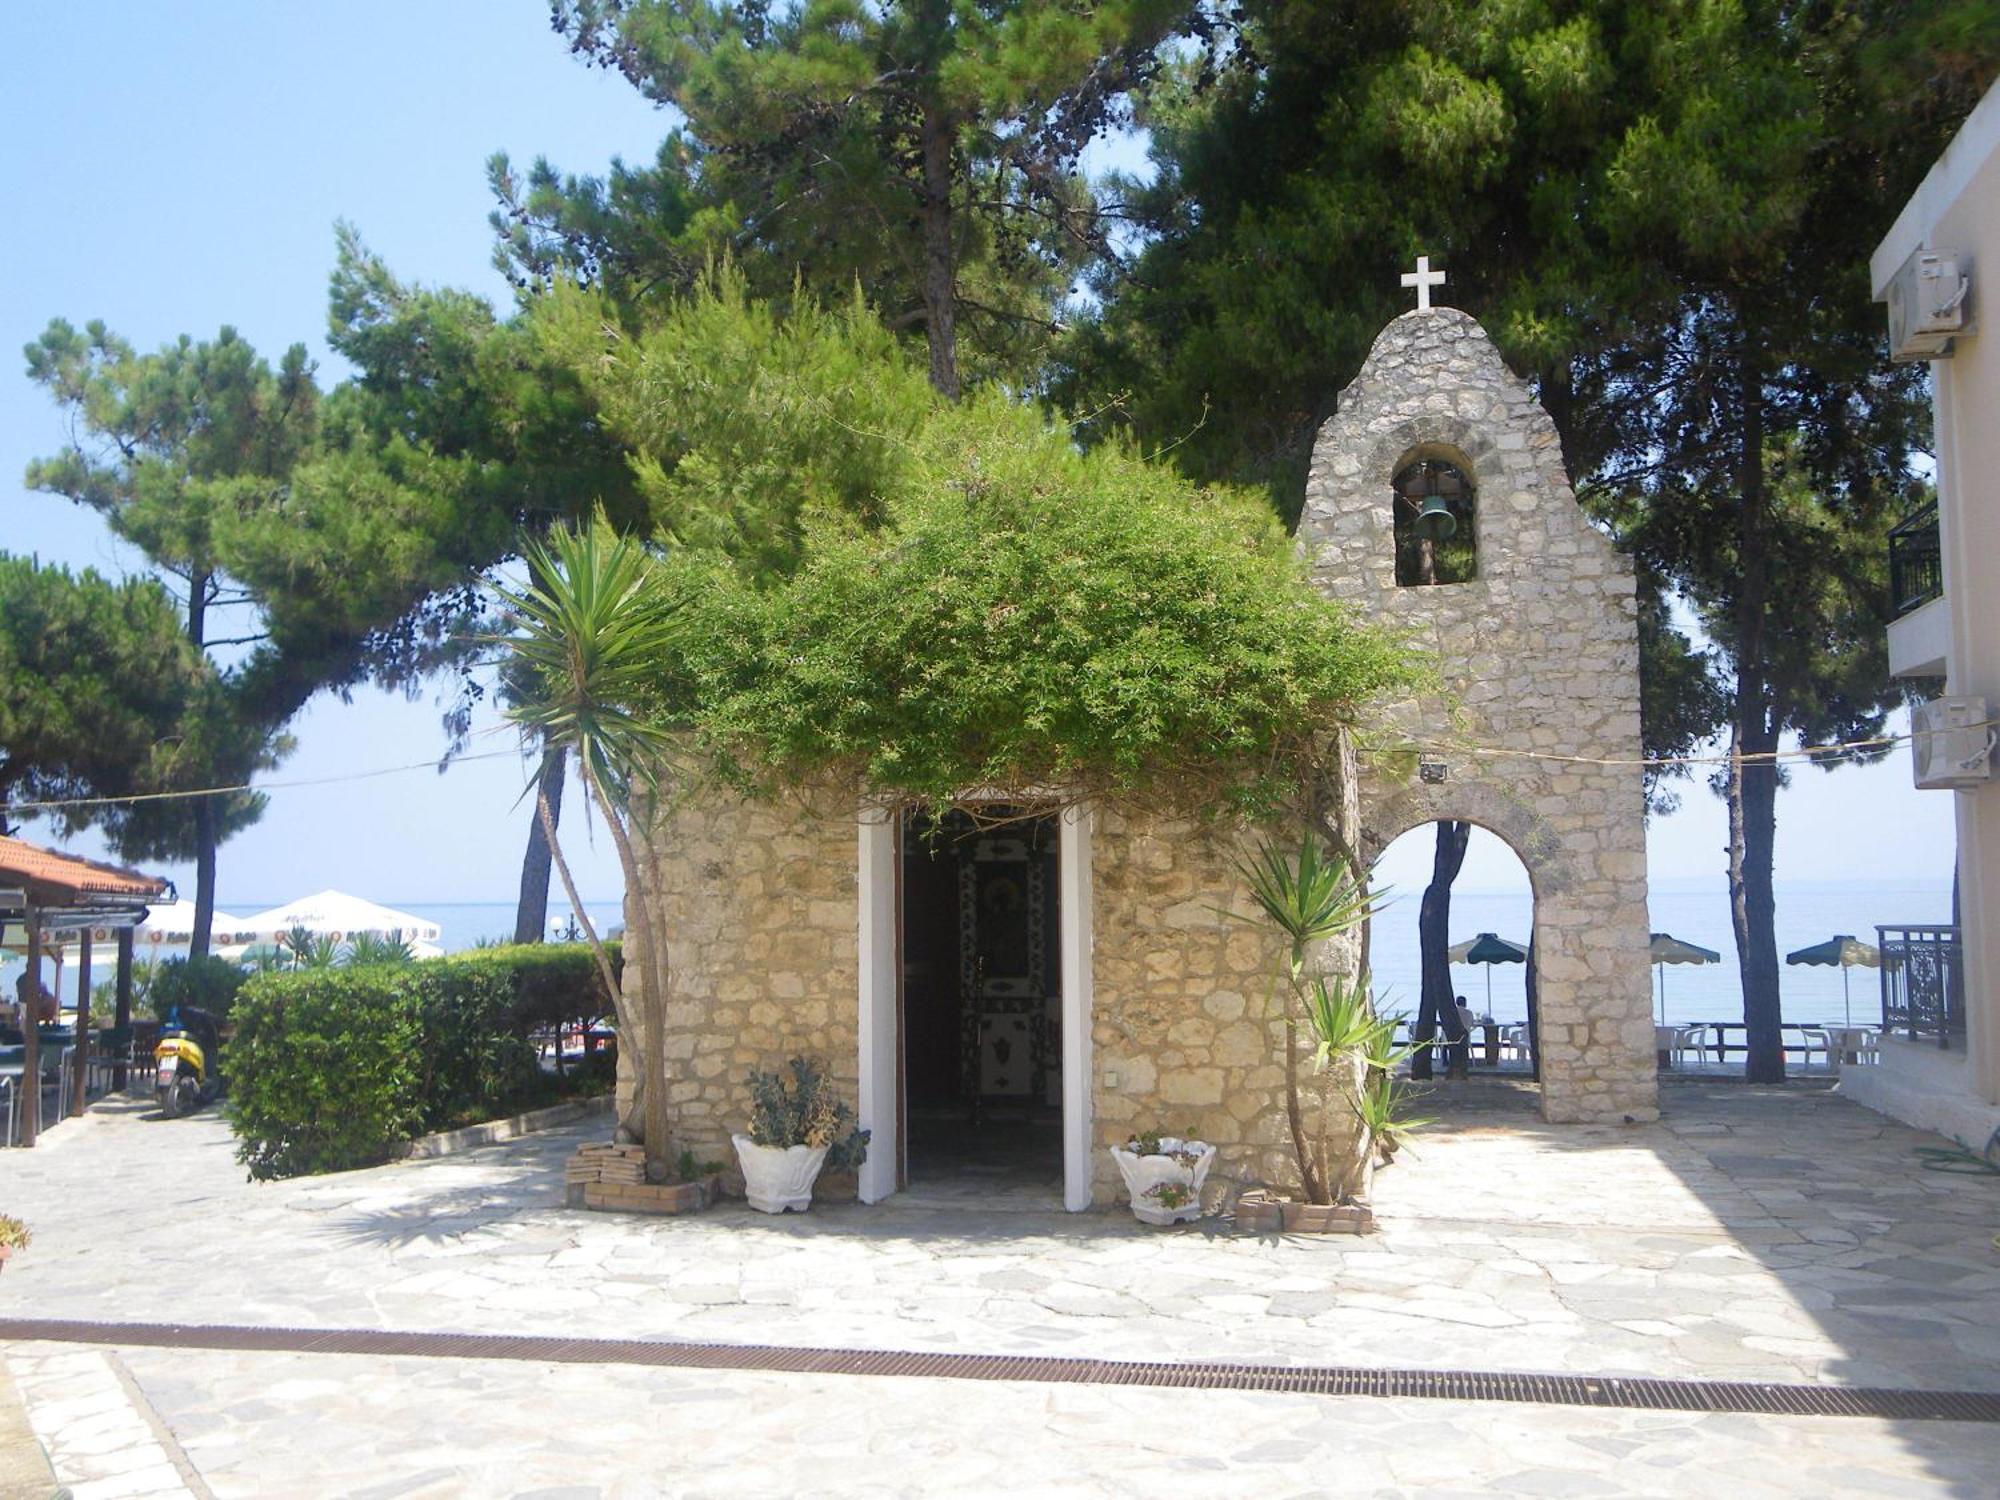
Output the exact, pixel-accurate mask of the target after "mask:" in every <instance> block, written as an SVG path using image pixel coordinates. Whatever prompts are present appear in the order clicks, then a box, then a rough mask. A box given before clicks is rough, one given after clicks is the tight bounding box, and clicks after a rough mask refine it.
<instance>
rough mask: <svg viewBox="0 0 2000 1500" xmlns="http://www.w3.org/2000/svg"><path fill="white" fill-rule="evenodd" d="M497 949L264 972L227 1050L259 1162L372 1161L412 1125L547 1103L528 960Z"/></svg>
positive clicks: (241, 1147)
mask: <svg viewBox="0 0 2000 1500" xmlns="http://www.w3.org/2000/svg"><path fill="white" fill-rule="evenodd" d="M494 951H497V950H488V953H492V952H494ZM488 953H482V954H479V955H476V956H475V957H476V959H477V960H479V961H471V960H468V961H464V962H433V963H413V964H375V965H370V966H366V967H362V968H348V969H301V970H294V971H291V972H274V973H269V974H260V975H257V976H256V977H255V978H253V979H252V980H251V981H250V982H249V983H248V984H247V985H246V986H245V987H244V990H243V993H242V995H241V997H240V998H239V1002H238V1005H237V1014H236V1021H237V1031H236V1037H235V1040H234V1041H233V1042H232V1043H231V1045H230V1047H229V1048H228V1050H227V1052H226V1053H225V1056H224V1066H225V1069H226V1071H227V1074H228V1077H229V1080H230V1097H231V1102H232V1106H233V1107H232V1110H231V1123H232V1124H233V1126H234V1127H235V1130H236V1134H237V1137H238V1144H237V1158H238V1160H240V1161H242V1162H243V1164H244V1165H245V1166H247V1167H248V1168H249V1169H250V1175H251V1176H252V1177H254V1178H260V1179H261V1178H271V1177H292V1176H297V1175H299V1174H301V1173H305V1172H334V1171H341V1170H344V1169H346V1168H350V1167H360V1166H367V1165H370V1164H372V1163H374V1162H379V1161H383V1160H386V1159H387V1158H388V1157H389V1156H390V1155H391V1154H392V1153H393V1152H394V1151H395V1148H396V1147H397V1146H398V1145H399V1144H400V1143H401V1142H403V1141H405V1140H408V1139H410V1138H411V1137H412V1136H415V1135H420V1134H423V1133H425V1132H428V1131H433V1130H448V1129H453V1128H455V1127H457V1126H460V1125H467V1124H472V1123H475V1122H477V1121H480V1120H489V1119H494V1118H498V1117H500V1116H504V1115H509V1114H514V1113H517V1112H519V1111H520V1110H523V1109H529V1108H533V1107H535V1106H536V1105H539V1104H543V1103H546V1102H547V1101H548V1099H549V1097H550V1095H551V1093H552V1092H553V1089H554V1083H553V1080H550V1079H549V1078H547V1077H546V1075H544V1074H543V1073H542V1071H541V1066H540V1063H539V1061H538V1059H537V1057H536V1055H535V1051H534V1048H533V1046H532V1045H531V1043H530V1042H529V1040H528V1031H529V1030H530V1028H531V1021H530V1019H529V1018H528V1017H527V1016H525V1015H524V1013H523V1010H522V1006H521V1000H520V989H519V986H518V985H517V983H516V978H515V968H514V966H513V965H511V964H509V963H507V962H505V961H500V962H494V961H491V960H489V959H488Z"/></svg>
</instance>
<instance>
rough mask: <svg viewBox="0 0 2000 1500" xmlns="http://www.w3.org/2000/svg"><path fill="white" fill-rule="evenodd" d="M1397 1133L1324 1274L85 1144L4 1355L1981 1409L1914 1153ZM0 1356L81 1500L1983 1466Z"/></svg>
mask: <svg viewBox="0 0 2000 1500" xmlns="http://www.w3.org/2000/svg"><path fill="white" fill-rule="evenodd" d="M1438 1112H1440V1113H1442V1114H1443V1115H1445V1117H1446V1120H1447V1123H1445V1124H1443V1125H1441V1126H1439V1127H1438V1128H1436V1129H1435V1130H1433V1131H1431V1132H1427V1133H1426V1135H1425V1136H1424V1137H1422V1138H1420V1140H1419V1143H1418V1145H1417V1146H1416V1147H1414V1148H1413V1149H1412V1151H1411V1152H1409V1153H1406V1156H1405V1158H1404V1159H1403V1160H1402V1161H1400V1162H1399V1163H1398V1164H1397V1165H1396V1166H1395V1167H1394V1168H1393V1169H1391V1170H1390V1171H1388V1172H1386V1173H1384V1174H1383V1175H1382V1177H1381V1178H1380V1180H1379V1182H1378V1186H1377V1191H1376V1206H1377V1210H1378V1213H1379V1214H1380V1216H1381V1219H1382V1223H1383V1229H1382V1232H1381V1233H1379V1234H1377V1235H1375V1236H1372V1237H1369V1238H1366V1239H1361V1240H1341V1239H1310V1238H1304V1237H1289V1238H1282V1237H1263V1238H1258V1237H1248V1236H1237V1235H1234V1234H1232V1233H1230V1232H1228V1231H1227V1230H1225V1229H1223V1228H1221V1227H1219V1226H1215V1225H1206V1226H1203V1227H1197V1228H1190V1229H1186V1230H1179V1231H1165V1232H1161V1231H1148V1230H1144V1229H1141V1228H1140V1227H1139V1226H1136V1225H1134V1224H1133V1223H1132V1222H1131V1221H1130V1219H1129V1217H1127V1216H1126V1215H1124V1214H1123V1212H1122V1211H1120V1212H1116V1213H1108V1212H1103V1213H1088V1214H1083V1215H1066V1214H1062V1213H1059V1212H1050V1211H1045V1210H1042V1209H1040V1208H1039V1207H1035V1206H1031V1205H1022V1204H1019V1203H1017V1202H1015V1201H1013V1200H1011V1199H1008V1198H1007V1197H1006V1196H1005V1195H1000V1194H989V1195H982V1194H981V1193H979V1192H977V1191H972V1192H967V1191H964V1190H960V1191H956V1192H953V1191H948V1190H938V1189H934V1190H931V1191H923V1190H919V1191H917V1192H913V1193H912V1194H910V1195H909V1197H908V1198H907V1199H905V1200H902V1201H897V1200H892V1201H891V1202H890V1203H888V1204H885V1205H880V1206H878V1207H875V1208H864V1207H861V1206H859V1205H835V1206H822V1207H819V1208H816V1209H815V1210H814V1211H813V1212H812V1213H811V1214H809V1215H804V1216H797V1215H794V1216H787V1217H785V1218H783V1219H770V1218H766V1217H765V1216H762V1215H758V1214H754V1213H751V1212H750V1211H749V1210H747V1209H746V1208H744V1207H743V1206H742V1205H740V1204H731V1205H727V1206H725V1207H723V1208H722V1209H720V1210H718V1211H713V1212H710V1213H708V1214H704V1215H701V1216H698V1217H691V1218H684V1219H666V1220H652V1219H640V1218H626V1217H616V1216H609V1215H598V1214H590V1213H585V1212H581V1211H575V1210H569V1209H566V1208H563V1207H561V1206H560V1203H561V1163H562V1159H563V1158H564V1156H566V1155H567V1154H568V1153H569V1151H570V1150H572V1149H573V1148H574V1146H575V1145H576V1144H577V1142H578V1141H579V1140H582V1139H588V1138H592V1137H594V1136H596V1135H599V1134H601V1133H602V1129H603V1126H602V1124H601V1123H591V1124H588V1125H585V1126H577V1127H571V1128H568V1129H565V1130H560V1131H553V1132H549V1133H548V1134H545V1135H541V1136H536V1137H530V1138H526V1139H523V1140H518V1141H515V1142H511V1143H508V1144H506V1145H502V1146H496V1147H491V1148H488V1149H485V1150H480V1151H475V1152H470V1153H467V1154H465V1155H461V1156H454V1157H446V1158H442V1159H439V1160H434V1161H426V1162H412V1163H407V1164H402V1165H393V1166H387V1167H381V1168H376V1169H372V1170H369V1171H363V1172H354V1173H346V1174H341V1175H339V1176H334V1177H324V1178H317V1179H307V1180H301V1181H296V1182H288V1183H274V1184H250V1183H246V1182H245V1181H244V1180H243V1178H242V1173H241V1171H240V1169H239V1168H237V1167H236V1165H235V1163H234V1160H233V1155H232V1147H231V1141H230V1138H229V1135H228V1132H227V1128H226V1125H225V1124H224V1123H223V1122H221V1121H220V1120H218V1119H217V1118H216V1117H215V1116H213V1115H212V1114H210V1115H204V1116H199V1117H196V1118H194V1119H191V1120H182V1121H171V1122H169V1121H161V1120H158V1119H154V1118H150V1117H149V1113H148V1112H147V1111H145V1110H143V1109H141V1108H139V1107H136V1106H124V1105H113V1106H109V1107H100V1108H99V1109H97V1110H95V1111H93V1112H92V1113H91V1114H90V1115H89V1116H87V1117H85V1118H84V1119H82V1120H78V1121H72V1122H67V1123H65V1124H64V1125H63V1126H62V1127H61V1128H59V1129H58V1130H56V1131H54V1132H52V1133H51V1134H50V1135H49V1136H48V1137H47V1138H46V1139H45V1140H44V1142H43V1143H42V1144H41V1145H40V1146H38V1147H37V1148H36V1149H35V1150H34V1151H32V1152H9V1153H5V1154H4V1155H0V1210H4V1211H6V1212H10V1213H15V1214H18V1215H20V1216H21V1217H23V1218H25V1219H26V1220H27V1221H28V1222H29V1224H30V1225H31V1226H32V1228H33V1229H34V1231H35V1242H34V1244H33V1246H32V1248H31V1249H30V1250H29V1251H28V1252H26V1253H24V1254H22V1255H20V1256H17V1257H16V1258H15V1260H14V1261H13V1262H12V1263H11V1265H10V1267H9V1269H8V1271H7V1273H6V1280H5V1283H4V1284H0V1314H4V1315H7V1316H39V1317H54V1318H72V1319H93V1320H107V1321H151V1322H158V1321H174V1322H184V1323H232V1324H245V1323H248V1324H260V1325H282V1326H287V1327H327V1328H351V1327H362V1328H383V1329H412V1330H417V1329H421V1330H454V1331H466V1332H494V1333H500V1332H508V1333H549V1334H564V1335H569V1336H576V1337H610V1338H624V1339H629V1338H671V1339H688V1340H697V1341H702V1342H721V1343H727V1342H741V1343H782V1344H794V1345H815V1346H822V1345H832V1346H840V1347H854V1348H881V1349H909V1350H967V1351H978V1352H1003V1353H1005V1352H1029V1353H1046V1354H1058V1355H1083V1356H1089V1357H1095V1358H1119V1359H1199V1360H1218V1359H1220V1360H1239V1361H1255V1362H1259V1363H1321V1364H1324V1363H1337V1364H1349V1365H1357V1364H1359V1365H1385V1366H1394V1367H1399V1368H1411V1367H1421V1368H1439V1369H1475V1370H1516V1371H1565V1372H1578V1373H1592V1374H1645V1375H1653V1376H1679V1377H1690V1378H1719V1379H1748V1380H1774V1381H1788V1382H1796V1381H1804V1382H1814V1383H1826V1384H1836V1385H1840V1384H1864V1385H1891V1386H1912V1387H1924V1388H1933V1389H1954V1390H2000V1251H1996V1249H1995V1244H1994V1235H1995V1231H1996V1230H2000V1178H1992V1177H1972V1176H1955V1175H1950V1174H1944V1173H1937V1172H1929V1171H1923V1170H1920V1168H1919V1165H1918V1162H1917V1159H1916V1157H1915V1156H1914V1155H1913V1148H1914V1147H1916V1146H1918V1145H1921V1144H1925V1143H1926V1142H1927V1141H1929V1138H1927V1137H1924V1136H1922V1135H1920V1134H1918V1133H1917V1132H1914V1131H1910V1130H1907V1129H1905V1128H1903V1127H1901V1126H1898V1125H1895V1124H1893V1123H1891V1122H1888V1121H1885V1120H1883V1119H1881V1118H1880V1117H1878V1116H1875V1115H1872V1114H1870V1113H1868V1112H1867V1111H1865V1110H1862V1109H1860V1108H1858V1107H1856V1106H1854V1105H1851V1104H1849V1103H1847V1102H1846V1101H1844V1100H1842V1099H1840V1098H1839V1097H1837V1096H1836V1095H1834V1094H1832V1093H1829V1092H1827V1091H1826V1090H1825V1089H1824V1088H1822V1087H1811V1088H1800V1087H1792V1088H1788V1089H1753V1088H1748V1087H1745V1086H1743V1085H1741V1084H1730V1083H1720V1082H1705V1083H1703V1082H1696V1083H1686V1084H1681V1085H1678V1086H1675V1087H1673V1088H1670V1089H1669V1090H1668V1091H1667V1094H1666V1101H1665V1109H1664V1111H1663V1115H1664V1117H1663V1119H1662V1121H1661V1122H1660V1123H1659V1124H1657V1125H1647V1126H1634V1127H1624V1128H1619V1127H1609V1126H1605V1127H1596V1126H1592V1127H1579V1126H1565V1127H1550V1126H1544V1125H1542V1124H1540V1123H1539V1122H1538V1121H1536V1120H1535V1119H1534V1118H1533V1117H1532V1116H1531V1115H1529V1114H1527V1113H1525V1112H1524V1111H1523V1109H1522V1107H1521V1104H1520V1096H1518V1095H1513V1094H1510V1093H1507V1092H1506V1091H1491V1090H1485V1091H1482V1090H1480V1089H1478V1088H1474V1089H1471V1090H1467V1091H1465V1092H1464V1093H1463V1094H1462V1095H1458V1096H1450V1095H1447V1096H1445V1097H1443V1098H1442V1099H1441V1101H1440V1104H1439V1109H1438ZM1931 1143H1932V1144H1935V1142H1931ZM5 1354H6V1359H7V1363H8V1365H9V1367H10V1369H11V1370H12V1372H13V1374H14V1376H15V1380H16V1383H17V1385H18V1386H19V1388H20V1390H21V1393H22V1395H23V1397H24V1399H25V1401H26V1405H27V1409H28V1414H29V1417H30V1418H31V1420H33V1421H34V1423H35V1426H36V1430H37V1431H38V1432H40V1433H41V1434H42V1435H43V1440H44V1442H45V1444H46V1445H47V1446H48V1447H49V1448H50V1452H51V1457H52V1459H53V1460H54V1461H55V1465H56V1470H57V1473H58V1476H59V1477H61V1478H62V1479H64V1480H65V1481H66V1482H68V1483H70V1484H71V1485H72V1488H73V1490H74V1492H75V1495H76V1500H117V1497H120V1496H127V1495H130V1496H140V1495H148V1494H161V1495H169V1494H170V1495H182V1494H193V1495H203V1494H213V1495H217V1496H237V1495H243V1496H252V1495H255V1496H273V1495H302V1496H303V1495H333V1494H354V1495H382V1496H388V1495H439V1496H443V1495H518V1496H538V1497H555V1496H577V1497H583V1496H600V1495H601V1496H624V1495H652V1494H687V1495H754V1494H769V1493H776V1492H780V1491H792V1492H795V1493H800V1494H854V1495H877V1494H880V1495H904V1494H908V1495H928V1494H941V1493H947V1492H950V1493H955V1494H997V1493H1000V1492H1003V1491H1006V1492H1012V1493H1015V1494H1078V1495H1085V1494H1116V1495H1124V1494H1132V1495H1140V1494H1145V1495H1153V1494H1158V1493H1162V1492H1163V1491H1165V1490H1167V1489H1168V1488H1171V1490H1172V1491H1173V1492H1174V1493H1175V1494H1177V1495H1179V1494H1193V1495H1225V1494H1250V1493H1257V1494H1277V1495H1287V1494H1301V1495H1303V1494H1328V1493H1335V1494H1356V1495H1380V1496H1394V1495H1406V1494H1408V1495H1414V1494H1425V1495H1429V1494H1467V1495H1470V1494H1494V1493H1500V1494H1523V1495H1626V1494H1632V1495H1676V1494H1696V1493H1700V1492H1703V1491H1708V1490H1714V1489H1716V1488H1717V1487H1719V1486H1723V1485H1727V1486H1728V1487H1729V1489H1730V1490H1731V1491H1732V1492H1733V1493H1732V1500H1735V1496H1737V1495H1741V1496H1746V1497H1747V1496H1762V1495H1794V1494H1812V1495H1820V1494H1831V1495H1849V1494H1852V1495H1864V1494H1865V1495H1918V1494H1940V1495H1964V1496H1991V1495H1995V1494H2000V1427H1995V1426H1989V1425H1983V1424H1976V1423H1914V1422H1906V1423H1892V1422H1882V1421H1874V1420H1870V1419H1861V1418H1846V1417H1841V1418H1832V1417H1814V1418H1773V1417H1753V1416H1741V1415H1716V1414H1687V1413H1671V1412H1669V1413H1661V1412H1644V1411H1605V1410H1582V1409H1577V1408H1568V1407H1554V1406H1548V1407H1529V1406H1518V1405H1501V1404H1485V1403H1472V1402H1448V1401H1402V1400H1385V1399H1376V1398H1325V1397H1299V1396H1289V1395H1267V1394H1256V1393H1247V1392H1241V1393H1239V1392H1219V1391H1199V1392H1191V1391H1165V1390H1144V1389H1131V1388H1122V1387H1120V1388H1111V1387H1097V1386H1076V1385H1040V1384H1035V1383H1033V1382H1020V1383H1000V1382H996V1383H990V1384H989V1383H986V1382H955V1381H949V1380H920V1379H882V1378H863V1377H853V1376H802V1375H779V1374H762V1373H752V1372H739V1371H689V1370H662V1369H651V1368H634V1367H629V1366H617V1365H587V1366H577V1365H560V1366H557V1365H546V1364H530V1363H524V1362H513V1361H503V1360H454V1359H437V1358H430V1359H423V1358H408V1357H381V1356H362V1355H327V1354H273V1353H237V1352H224V1351H195V1350H167V1349H158V1348H129V1349H107V1348H95V1347H85V1346H76V1345H53V1344H36V1345H29V1344H17V1345H13V1346H11V1347H8V1348H7V1349H6V1350H5ZM65 1403H67V1405H65ZM52 1413H53V1414H52ZM77 1424H82V1425H81V1426H79V1425H77ZM79 1432H80V1433H81V1434H82V1436H81V1438H79V1437H77V1434H78V1433H79ZM149 1486H150V1487H149Z"/></svg>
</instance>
